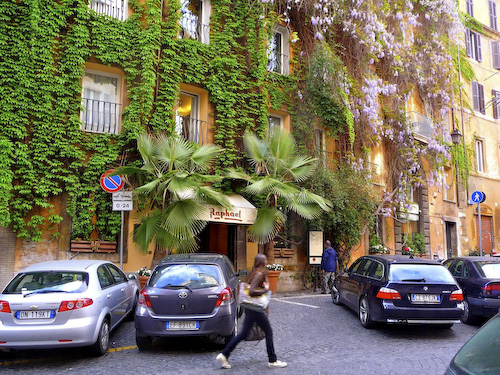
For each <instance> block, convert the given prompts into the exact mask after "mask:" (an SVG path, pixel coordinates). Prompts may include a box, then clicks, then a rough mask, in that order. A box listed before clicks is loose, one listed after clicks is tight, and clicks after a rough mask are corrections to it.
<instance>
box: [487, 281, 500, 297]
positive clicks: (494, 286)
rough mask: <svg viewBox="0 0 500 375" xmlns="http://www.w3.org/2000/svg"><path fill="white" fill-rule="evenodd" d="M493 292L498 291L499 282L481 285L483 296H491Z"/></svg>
mask: <svg viewBox="0 0 500 375" xmlns="http://www.w3.org/2000/svg"><path fill="white" fill-rule="evenodd" d="M493 292H500V284H486V285H485V286H483V293H484V295H485V296H491V295H492V294H493Z"/></svg>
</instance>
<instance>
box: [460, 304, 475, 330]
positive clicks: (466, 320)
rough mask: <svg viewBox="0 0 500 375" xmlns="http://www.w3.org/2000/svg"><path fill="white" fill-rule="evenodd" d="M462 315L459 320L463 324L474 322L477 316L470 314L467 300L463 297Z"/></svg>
mask: <svg viewBox="0 0 500 375" xmlns="http://www.w3.org/2000/svg"><path fill="white" fill-rule="evenodd" d="M463 304H464V315H462V318H461V321H462V322H463V323H465V324H474V323H476V321H477V318H476V317H475V316H474V315H473V314H472V312H471V310H470V305H469V302H467V300H466V299H465V298H464V301H463Z"/></svg>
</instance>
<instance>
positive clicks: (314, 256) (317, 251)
mask: <svg viewBox="0 0 500 375" xmlns="http://www.w3.org/2000/svg"><path fill="white" fill-rule="evenodd" d="M322 255H323V231H319V230H317V231H310V232H309V264H321V256H322Z"/></svg>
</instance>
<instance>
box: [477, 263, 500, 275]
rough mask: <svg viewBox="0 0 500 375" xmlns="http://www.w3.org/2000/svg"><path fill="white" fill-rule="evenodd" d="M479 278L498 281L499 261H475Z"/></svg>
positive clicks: (499, 272)
mask: <svg viewBox="0 0 500 375" xmlns="http://www.w3.org/2000/svg"><path fill="white" fill-rule="evenodd" d="M474 264H475V265H476V267H477V268H478V270H479V273H480V274H481V276H483V277H486V278H488V279H500V262H499V261H477V262H474Z"/></svg>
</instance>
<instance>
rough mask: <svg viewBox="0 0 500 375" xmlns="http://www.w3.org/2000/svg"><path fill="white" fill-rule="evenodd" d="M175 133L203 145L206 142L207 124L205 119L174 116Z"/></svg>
mask: <svg viewBox="0 0 500 375" xmlns="http://www.w3.org/2000/svg"><path fill="white" fill-rule="evenodd" d="M176 128H177V133H178V134H179V135H180V136H181V137H183V138H184V139H186V140H188V141H191V142H195V143H198V144H199V145H204V144H207V143H208V124H207V122H206V121H202V120H198V119H194V118H191V117H185V116H181V115H177V116H176Z"/></svg>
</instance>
